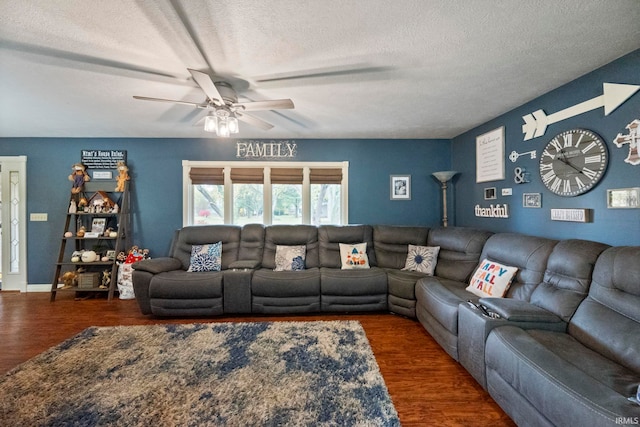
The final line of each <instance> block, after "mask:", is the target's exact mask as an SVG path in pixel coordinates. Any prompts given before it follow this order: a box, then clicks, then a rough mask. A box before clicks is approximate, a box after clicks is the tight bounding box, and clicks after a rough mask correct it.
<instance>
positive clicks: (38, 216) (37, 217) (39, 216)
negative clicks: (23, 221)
mask: <svg viewBox="0 0 640 427" xmlns="http://www.w3.org/2000/svg"><path fill="white" fill-rule="evenodd" d="M29 219H30V220H31V221H48V220H49V215H48V214H47V213H32V214H31V215H30V216H29Z"/></svg>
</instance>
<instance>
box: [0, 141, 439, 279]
mask: <svg viewBox="0 0 640 427" xmlns="http://www.w3.org/2000/svg"><path fill="white" fill-rule="evenodd" d="M236 141H237V140H235V139H230V140H216V139H95V138H93V139H90V138H77V139H75V138H69V139H66V138H1V139H0V155H2V156H15V155H26V156H27V193H28V197H27V213H28V214H29V213H32V212H46V213H48V214H49V221H48V222H29V223H28V227H27V244H28V247H27V250H28V258H29V271H28V283H29V284H44V283H50V282H51V280H52V276H53V272H54V263H55V262H56V258H57V254H58V250H59V245H60V237H61V236H62V232H63V228H64V221H65V214H66V211H67V207H68V206H67V203H68V200H69V190H70V188H71V183H70V182H69V181H68V180H67V176H68V175H69V174H70V173H71V165H72V164H73V163H75V162H77V161H79V160H80V151H81V150H83V149H92V150H94V149H103V150H107V149H114V150H127V157H128V161H127V163H128V166H129V168H130V175H131V176H132V187H131V188H132V208H133V211H134V215H133V231H134V236H133V243H135V244H138V245H140V246H143V247H148V248H150V249H151V252H152V256H162V255H165V254H166V251H167V250H168V247H169V240H170V237H171V230H174V229H176V228H179V227H180V226H181V225H182V160H218V161H219V160H233V161H237V160H238V159H236V157H235V156H236V146H235V142H236ZM295 142H296V143H297V144H298V149H297V156H296V157H295V159H293V160H294V161H345V160H346V161H349V222H350V223H363V224H374V223H375V224H406V225H427V226H434V225H438V224H439V222H440V208H439V206H440V205H441V199H440V189H439V184H438V183H437V181H435V179H434V178H432V177H431V173H432V172H434V171H438V170H443V169H448V168H449V167H450V162H451V145H450V144H451V142H450V141H449V140H393V141H387V140H296V141H295ZM397 174H410V175H411V178H412V181H411V183H412V198H411V200H409V201H391V200H390V199H389V175H397Z"/></svg>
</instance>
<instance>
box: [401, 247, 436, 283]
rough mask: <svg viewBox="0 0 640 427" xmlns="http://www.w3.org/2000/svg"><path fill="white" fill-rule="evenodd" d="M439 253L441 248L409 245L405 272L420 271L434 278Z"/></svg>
mask: <svg viewBox="0 0 640 427" xmlns="http://www.w3.org/2000/svg"><path fill="white" fill-rule="evenodd" d="M438 252H440V246H417V245H409V249H408V253H407V260H406V261H405V264H404V268H403V270H409V271H419V272H420V273H424V274H427V275H429V276H433V272H434V271H435V269H436V264H437V262H438Z"/></svg>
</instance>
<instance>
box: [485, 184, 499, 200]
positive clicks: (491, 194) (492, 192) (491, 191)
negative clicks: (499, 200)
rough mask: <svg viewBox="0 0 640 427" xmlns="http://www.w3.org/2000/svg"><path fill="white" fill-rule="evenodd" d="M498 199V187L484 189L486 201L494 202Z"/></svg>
mask: <svg viewBox="0 0 640 427" xmlns="http://www.w3.org/2000/svg"><path fill="white" fill-rule="evenodd" d="M496 197H497V195H496V187H489V188H485V189H484V199H485V200H494V199H495V198H496Z"/></svg>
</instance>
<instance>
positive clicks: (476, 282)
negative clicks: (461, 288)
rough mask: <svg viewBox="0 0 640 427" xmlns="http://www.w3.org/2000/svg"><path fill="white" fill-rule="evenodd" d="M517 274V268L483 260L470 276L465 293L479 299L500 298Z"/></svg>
mask: <svg viewBox="0 0 640 427" xmlns="http://www.w3.org/2000/svg"><path fill="white" fill-rule="evenodd" d="M517 272H518V268H517V267H509V266H508V265H502V264H500V263H497V262H494V261H489V260H488V259H484V260H482V262H481V263H480V266H479V267H478V269H477V270H476V271H475V273H473V276H471V281H470V282H469V286H468V287H467V291H469V292H471V293H473V294H476V295H478V296H479V297H494V298H502V297H504V296H505V295H506V293H507V291H508V290H509V286H511V282H512V281H513V278H514V277H515V275H516V273H517Z"/></svg>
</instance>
